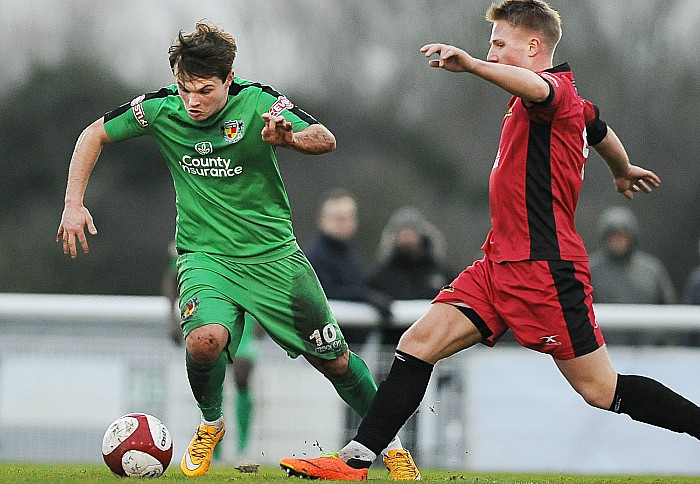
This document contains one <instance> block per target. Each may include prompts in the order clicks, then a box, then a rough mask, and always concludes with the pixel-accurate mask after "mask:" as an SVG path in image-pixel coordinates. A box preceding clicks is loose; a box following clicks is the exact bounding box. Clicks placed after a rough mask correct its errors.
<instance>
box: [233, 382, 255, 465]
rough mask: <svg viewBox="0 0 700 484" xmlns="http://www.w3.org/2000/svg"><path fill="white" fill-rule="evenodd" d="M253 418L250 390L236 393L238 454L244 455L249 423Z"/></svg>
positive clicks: (246, 446)
mask: <svg viewBox="0 0 700 484" xmlns="http://www.w3.org/2000/svg"><path fill="white" fill-rule="evenodd" d="M252 416H253V398H252V396H251V393H250V390H238V391H237V393H236V420H237V422H238V454H239V455H243V454H245V451H246V449H247V448H248V437H249V435H250V423H251V421H252Z"/></svg>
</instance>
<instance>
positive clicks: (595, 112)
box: [582, 99, 608, 146]
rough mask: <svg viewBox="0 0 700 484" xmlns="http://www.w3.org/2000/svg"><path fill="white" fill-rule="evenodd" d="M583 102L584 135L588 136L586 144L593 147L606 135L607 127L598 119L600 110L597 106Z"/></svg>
mask: <svg viewBox="0 0 700 484" xmlns="http://www.w3.org/2000/svg"><path fill="white" fill-rule="evenodd" d="M582 101H583V113H584V116H585V118H586V134H587V136H588V144H589V145H590V146H595V145H597V144H598V143H600V142H601V141H603V139H604V138H605V136H606V135H607V134H608V125H607V123H606V122H605V121H603V120H602V119H600V110H599V109H598V106H596V105H595V104H593V103H592V102H590V101H587V100H585V99H583V100H582Z"/></svg>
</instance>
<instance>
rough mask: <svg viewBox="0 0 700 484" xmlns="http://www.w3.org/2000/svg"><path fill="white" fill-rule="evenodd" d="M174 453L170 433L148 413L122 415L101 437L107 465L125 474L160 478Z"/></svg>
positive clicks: (103, 455)
mask: <svg viewBox="0 0 700 484" xmlns="http://www.w3.org/2000/svg"><path fill="white" fill-rule="evenodd" d="M172 456H173V440H172V438H171V437H170V432H169V431H168V429H167V428H166V427H165V425H163V422H161V421H160V420H158V419H157V418H156V417H154V416H153V415H148V414H146V413H129V414H126V415H124V416H122V417H119V418H118V419H117V420H115V421H114V422H112V423H111V424H110V426H109V427H108V428H107V431H106V432H105V435H104V438H103V439H102V457H103V458H104V460H105V464H107V467H109V469H110V470H111V471H112V472H113V473H115V474H116V475H118V476H122V477H160V476H161V475H162V474H163V473H164V472H165V469H167V468H168V465H169V464H170V459H171V458H172Z"/></svg>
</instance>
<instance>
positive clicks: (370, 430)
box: [353, 350, 433, 455]
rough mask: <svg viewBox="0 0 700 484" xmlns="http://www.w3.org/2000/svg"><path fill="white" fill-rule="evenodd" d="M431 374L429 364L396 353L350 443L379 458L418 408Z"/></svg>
mask: <svg viewBox="0 0 700 484" xmlns="http://www.w3.org/2000/svg"><path fill="white" fill-rule="evenodd" d="M432 372H433V365H431V364H430V363H427V362H425V361H422V360H419V359H418V358H416V357H414V356H411V355H409V354H407V353H404V352H402V351H399V350H396V353H395V354H394V363H393V364H392V366H391V371H389V375H388V376H387V377H386V380H384V381H383V382H382V383H381V385H379V388H378V389H377V394H376V395H375V396H374V400H373V401H372V405H370V407H369V410H367V415H365V417H364V418H363V419H362V423H360V427H359V428H358V429H357V435H356V436H355V438H354V439H353V440H355V441H357V442H359V443H361V444H362V445H364V446H366V447H367V448H368V449H370V450H371V451H372V452H374V453H375V454H377V455H379V454H381V452H382V450H383V449H384V448H386V446H387V445H388V444H389V442H391V440H392V439H393V438H394V437H395V436H396V434H397V433H398V431H399V429H400V428H401V427H402V426H403V424H404V423H406V420H408V418H409V417H410V416H411V415H413V412H415V411H416V409H417V408H418V405H420V402H421V400H423V396H424V395H425V390H426V389H427V388H428V382H429V381H430V375H431V373H432Z"/></svg>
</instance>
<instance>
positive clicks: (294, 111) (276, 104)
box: [258, 90, 318, 132]
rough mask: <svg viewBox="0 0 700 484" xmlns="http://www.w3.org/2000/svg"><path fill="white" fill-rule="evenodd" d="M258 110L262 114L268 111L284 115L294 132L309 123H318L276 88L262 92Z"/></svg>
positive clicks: (276, 114)
mask: <svg viewBox="0 0 700 484" xmlns="http://www.w3.org/2000/svg"><path fill="white" fill-rule="evenodd" d="M258 110H259V112H260V113H261V114H262V113H264V112H268V113H270V114H272V115H274V116H283V117H284V119H286V120H287V121H289V122H290V123H292V131H294V132H297V131H301V130H303V129H304V128H306V127H308V126H309V125H312V124H318V121H316V119H315V118H314V117H313V116H311V115H310V114H308V113H307V112H306V111H304V110H303V109H301V108H300V107H299V106H296V105H295V104H294V103H293V102H291V101H290V100H289V99H287V97H286V96H284V95H282V94H279V93H278V92H276V91H274V90H269V91H267V90H264V91H261V92H260V97H259V98H258Z"/></svg>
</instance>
